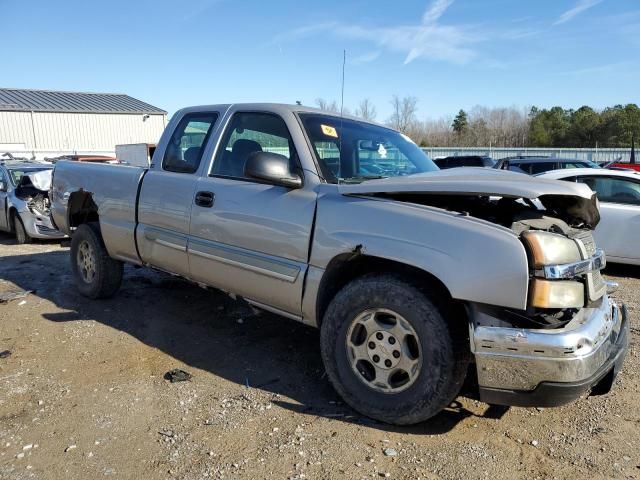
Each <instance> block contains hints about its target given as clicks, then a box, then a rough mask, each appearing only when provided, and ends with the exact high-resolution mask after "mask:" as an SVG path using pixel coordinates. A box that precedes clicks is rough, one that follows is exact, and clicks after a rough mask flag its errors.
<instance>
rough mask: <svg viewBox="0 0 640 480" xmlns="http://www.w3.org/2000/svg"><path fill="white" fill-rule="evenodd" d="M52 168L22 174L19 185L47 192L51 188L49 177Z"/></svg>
mask: <svg viewBox="0 0 640 480" xmlns="http://www.w3.org/2000/svg"><path fill="white" fill-rule="evenodd" d="M52 174H53V169H47V170H40V171H39V172H31V173H27V174H25V175H23V176H22V178H21V179H20V185H18V186H19V187H31V186H33V187H34V188H36V189H38V190H42V191H43V192H48V191H49V189H50V188H51V177H52Z"/></svg>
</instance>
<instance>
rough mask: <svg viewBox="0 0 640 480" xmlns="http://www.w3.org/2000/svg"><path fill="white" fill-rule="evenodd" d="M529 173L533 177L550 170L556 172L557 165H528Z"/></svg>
mask: <svg viewBox="0 0 640 480" xmlns="http://www.w3.org/2000/svg"><path fill="white" fill-rule="evenodd" d="M528 167H529V168H528V169H527V171H528V172H529V173H530V174H531V175H535V174H536V173H542V172H548V171H549V170H555V168H556V164H555V162H538V163H530V164H529V165H528Z"/></svg>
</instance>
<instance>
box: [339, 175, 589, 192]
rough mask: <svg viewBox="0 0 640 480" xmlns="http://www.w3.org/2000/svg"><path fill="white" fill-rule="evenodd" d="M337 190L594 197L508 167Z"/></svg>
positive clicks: (392, 179)
mask: <svg viewBox="0 0 640 480" xmlns="http://www.w3.org/2000/svg"><path fill="white" fill-rule="evenodd" d="M338 191H339V192H340V193H342V194H343V195H358V194H372V193H447V194H460V195H489V196H492V195H495V196H499V197H512V198H529V199H534V198H539V197H541V196H544V195H565V196H566V195H570V196H575V197H581V198H585V199H591V197H592V196H593V192H592V191H591V189H590V188H589V187H588V186H587V185H584V184H582V183H572V182H565V181H559V180H547V179H544V178H538V177H530V176H529V175H525V174H522V173H516V172H509V171H507V170H496V169H492V168H469V167H464V168H451V169H448V170H440V171H436V172H427V173H419V174H416V175H409V176H406V177H390V178H383V179H380V180H369V181H366V182H362V183H359V184H355V185H348V184H341V185H339V186H338Z"/></svg>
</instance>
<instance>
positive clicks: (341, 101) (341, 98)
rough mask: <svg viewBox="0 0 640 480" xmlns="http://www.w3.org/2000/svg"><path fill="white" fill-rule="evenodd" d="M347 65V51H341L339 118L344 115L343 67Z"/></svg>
mask: <svg viewBox="0 0 640 480" xmlns="http://www.w3.org/2000/svg"><path fill="white" fill-rule="evenodd" d="M346 63H347V51H346V50H342V91H341V93H340V117H342V115H343V113H344V67H345V65H346Z"/></svg>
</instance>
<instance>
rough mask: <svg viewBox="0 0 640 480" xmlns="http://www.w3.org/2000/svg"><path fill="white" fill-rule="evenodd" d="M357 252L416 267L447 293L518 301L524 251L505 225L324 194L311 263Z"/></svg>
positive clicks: (515, 304) (523, 293) (507, 303)
mask: <svg viewBox="0 0 640 480" xmlns="http://www.w3.org/2000/svg"><path fill="white" fill-rule="evenodd" d="M348 252H360V253H363V254H366V255H370V256H375V257H380V258H384V259H388V260H393V261H395V262H400V263H404V264H408V265H412V266H414V267H417V268H420V269H422V270H424V271H426V272H428V273H430V274H431V275H433V276H435V277H437V278H438V279H439V280H440V281H441V282H442V283H443V284H444V285H445V286H446V287H447V289H448V290H449V292H450V293H451V296H452V297H453V298H455V299H459V300H466V301H470V302H478V303H485V304H490V305H497V306H502V307H508V308H515V309H525V308H526V304H527V293H528V283H529V268H528V261H527V254H526V251H525V249H524V245H523V244H522V242H521V241H520V239H519V238H518V237H517V236H516V235H515V234H514V233H513V232H512V231H511V230H509V229H507V228H504V227H501V226H498V225H495V224H492V223H490V222H487V221H484V220H479V219H476V218H472V217H468V216H463V215H459V214H456V213H451V212H447V211H444V210H441V209H437V208H433V207H428V206H422V205H416V204H408V203H403V202H397V201H392V200H384V199H373V198H358V197H346V196H341V195H325V196H322V197H321V198H320V199H319V202H318V216H317V223H316V234H315V237H314V241H313V246H312V255H311V260H310V263H311V266H313V267H317V268H320V269H325V268H326V267H327V265H329V263H330V262H331V260H332V259H333V258H335V257H336V256H337V255H342V254H344V253H348Z"/></svg>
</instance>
